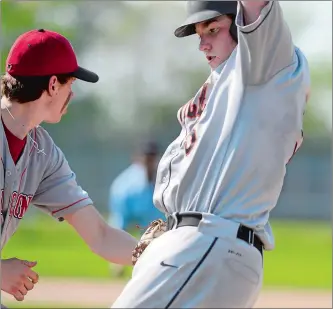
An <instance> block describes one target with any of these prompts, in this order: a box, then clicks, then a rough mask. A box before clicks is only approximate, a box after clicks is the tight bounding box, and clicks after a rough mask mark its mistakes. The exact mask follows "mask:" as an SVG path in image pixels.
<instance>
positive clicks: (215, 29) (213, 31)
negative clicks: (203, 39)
mask: <svg viewBox="0 0 333 309" xmlns="http://www.w3.org/2000/svg"><path fill="white" fill-rule="evenodd" d="M219 30H220V28H218V27H217V28H211V29H209V33H218V32H219Z"/></svg>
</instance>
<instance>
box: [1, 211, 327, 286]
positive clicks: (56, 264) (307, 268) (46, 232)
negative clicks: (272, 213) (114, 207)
mask: <svg viewBox="0 0 333 309" xmlns="http://www.w3.org/2000/svg"><path fill="white" fill-rule="evenodd" d="M272 227H273V231H274V235H275V239H276V249H275V250H274V251H272V252H265V256H264V264H265V267H264V270H265V274H264V286H266V287H268V286H272V287H273V286H283V287H293V288H318V289H331V288H332V276H331V275H332V237H331V235H332V230H331V226H330V224H329V223H323V222H289V221H273V222H272ZM10 257H17V258H22V259H30V260H36V261H38V265H37V266H36V267H35V270H36V271H38V272H39V274H40V276H49V277H77V278H110V276H112V274H111V273H110V265H109V264H108V262H106V261H104V260H103V259H101V258H100V257H98V256H96V255H94V254H93V253H92V252H90V251H89V249H88V248H87V246H86V245H85V244H84V243H83V241H82V240H81V239H80V238H79V237H78V236H77V234H76V233H75V231H73V230H72V228H71V227H70V226H69V225H67V224H66V223H58V222H56V221H54V220H53V219H50V218H48V217H46V216H42V217H38V220H37V222H36V221H31V220H29V221H28V220H26V221H24V220H23V221H22V223H21V225H20V226H19V229H18V231H17V232H16V234H15V235H14V236H13V237H12V239H11V240H10V242H9V243H8V244H7V246H6V247H5V248H4V250H3V252H2V258H10ZM130 273H131V267H128V268H127V269H126V274H125V276H124V279H128V278H129V276H130Z"/></svg>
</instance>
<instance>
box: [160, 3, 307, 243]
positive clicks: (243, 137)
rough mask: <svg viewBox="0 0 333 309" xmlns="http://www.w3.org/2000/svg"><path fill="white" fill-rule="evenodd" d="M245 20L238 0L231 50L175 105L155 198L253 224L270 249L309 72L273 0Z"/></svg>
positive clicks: (165, 207) (172, 207)
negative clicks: (176, 129) (174, 127)
mask: <svg viewBox="0 0 333 309" xmlns="http://www.w3.org/2000/svg"><path fill="white" fill-rule="evenodd" d="M243 20H244V19H243V12H242V7H241V5H238V14H237V18H236V24H237V26H238V29H239V31H238V33H239V42H238V46H237V48H236V49H235V50H234V52H233V53H232V55H231V56H230V58H229V59H228V60H227V61H225V62H224V63H223V64H221V65H220V66H219V67H218V68H217V69H216V70H214V71H212V72H211V74H210V76H209V78H208V79H207V81H206V83H205V84H204V85H203V86H202V87H201V89H200V90H199V91H198V92H197V93H196V95H195V96H194V98H193V99H192V100H190V101H189V102H188V103H187V104H186V105H185V106H183V107H182V108H181V109H180V110H179V111H178V120H179V122H180V125H181V132H180V135H179V136H178V137H177V138H176V139H175V140H174V141H173V142H172V143H171V144H170V145H169V147H168V148H167V149H166V151H165V153H164V155H163V157H162V159H161V161H160V163H159V167H158V172H157V179H156V187H155V192H154V203H155V206H156V207H157V208H159V209H160V210H161V211H163V212H166V213H173V212H184V211H198V212H206V213H212V214H215V215H218V216H221V217H223V218H226V219H231V220H234V221H237V222H239V223H242V224H244V225H246V226H249V227H252V228H253V229H255V230H256V231H257V233H258V235H259V236H260V237H261V239H262V241H263V242H264V244H265V248H266V250H270V249H273V247H274V237H273V234H272V231H271V228H270V225H269V223H268V219H269V213H270V211H271V210H272V209H273V208H274V207H275V205H276V203H277V201H278V198H279V195H280V192H281V189H282V185H283V181H284V177H285V173H286V165H287V163H288V162H289V160H290V159H291V157H292V156H293V154H294V153H295V152H296V151H297V149H298V148H299V147H300V145H301V143H302V140H303V132H302V121H303V113H304V110H305V105H306V98H307V95H308V92H309V88H310V74H309V68H308V64H307V60H306V58H305V56H304V55H303V53H302V52H301V51H300V49H299V48H297V47H296V46H294V44H293V41H292V37H291V33H290V31H289V29H288V26H287V25H286V23H285V21H284V19H283V13H282V10H281V7H280V4H279V2H278V1H270V2H269V4H268V5H267V6H266V7H265V8H264V9H263V10H262V14H261V16H260V18H259V19H258V20H257V21H256V22H254V23H253V24H251V25H248V26H243Z"/></svg>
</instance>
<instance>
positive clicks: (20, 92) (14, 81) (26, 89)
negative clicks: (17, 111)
mask: <svg viewBox="0 0 333 309" xmlns="http://www.w3.org/2000/svg"><path fill="white" fill-rule="evenodd" d="M52 76H56V77H57V79H58V81H59V83H60V84H62V85H64V84H66V83H67V82H68V81H69V80H70V78H71V77H72V76H71V74H59V75H58V74H54V75H50V76H11V75H9V74H8V73H6V74H5V75H3V76H2V77H1V97H3V96H5V97H6V98H7V99H8V100H10V101H16V102H18V103H27V102H31V101H35V100H37V99H39V98H40V97H41V95H42V94H43V92H44V91H47V90H48V88H49V82H50V78H51V77H52Z"/></svg>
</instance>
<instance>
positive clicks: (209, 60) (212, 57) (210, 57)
mask: <svg viewBox="0 0 333 309" xmlns="http://www.w3.org/2000/svg"><path fill="white" fill-rule="evenodd" d="M215 58H216V56H206V59H207V60H208V63H211V62H212V61H214V60H215Z"/></svg>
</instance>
